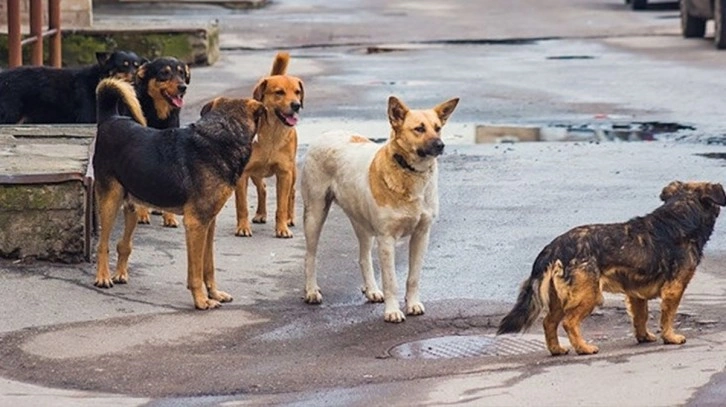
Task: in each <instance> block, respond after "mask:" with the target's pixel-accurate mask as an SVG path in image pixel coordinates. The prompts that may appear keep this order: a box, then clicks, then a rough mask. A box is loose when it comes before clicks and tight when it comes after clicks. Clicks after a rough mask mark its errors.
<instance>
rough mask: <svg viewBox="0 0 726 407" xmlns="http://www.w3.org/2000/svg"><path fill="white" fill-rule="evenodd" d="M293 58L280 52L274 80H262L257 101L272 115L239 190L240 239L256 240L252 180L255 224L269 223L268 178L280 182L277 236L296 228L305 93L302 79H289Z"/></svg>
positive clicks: (261, 131) (272, 74)
mask: <svg viewBox="0 0 726 407" xmlns="http://www.w3.org/2000/svg"><path fill="white" fill-rule="evenodd" d="M289 61H290V55H289V54H288V53H286V52H280V53H278V54H277V56H276V57H275V61H274V62H273V64H272V71H271V72H270V76H268V77H266V78H264V79H262V80H261V81H260V82H259V83H258V84H257V86H256V87H255V89H254V91H253V97H254V98H255V99H256V100H259V101H260V102H262V103H263V104H264V105H265V107H266V108H267V111H268V112H269V113H270V114H269V115H268V117H267V120H266V121H264V122H263V123H262V124H261V126H260V129H259V136H258V141H257V142H256V143H253V144H252V157H250V162H249V163H248V164H247V167H246V168H245V172H244V173H243V174H242V177H240V179H239V182H238V183H237V189H236V190H235V197H236V201H235V203H236V206H237V231H236V233H235V234H236V235H237V236H252V229H251V228H250V221H249V209H248V208H247V184H248V180H249V179H250V178H251V179H252V183H254V184H255V187H257V213H256V214H255V217H254V218H253V219H252V222H254V223H266V222H267V188H266V186H265V180H264V179H265V178H266V177H271V176H273V175H274V176H275V177H276V178H277V180H276V181H277V211H276V213H275V236H277V237H283V238H287V237H292V232H291V231H290V228H289V226H293V225H294V224H295V179H296V178H297V163H296V156H297V131H296V130H295V125H296V124H297V121H298V112H299V111H300V109H302V107H303V99H304V95H305V91H304V90H303V82H302V80H300V79H299V78H296V77H294V76H290V75H286V74H285V72H286V71H287V65H288V63H289Z"/></svg>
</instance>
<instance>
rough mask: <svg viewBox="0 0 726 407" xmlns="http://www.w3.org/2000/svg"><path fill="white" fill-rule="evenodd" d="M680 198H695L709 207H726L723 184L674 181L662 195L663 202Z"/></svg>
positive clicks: (664, 189)
mask: <svg viewBox="0 0 726 407" xmlns="http://www.w3.org/2000/svg"><path fill="white" fill-rule="evenodd" d="M680 197H693V198H696V199H698V200H699V201H700V202H701V203H702V204H704V205H708V206H716V205H718V206H726V193H724V189H723V186H721V184H713V183H710V182H681V181H673V182H671V183H669V184H668V185H666V186H665V188H663V191H661V193H660V199H661V201H663V202H668V201H670V200H671V199H676V198H680Z"/></svg>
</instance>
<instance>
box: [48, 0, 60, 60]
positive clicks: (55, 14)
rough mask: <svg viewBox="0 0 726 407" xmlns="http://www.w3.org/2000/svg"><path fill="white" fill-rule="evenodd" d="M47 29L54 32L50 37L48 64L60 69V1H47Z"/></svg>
mask: <svg viewBox="0 0 726 407" xmlns="http://www.w3.org/2000/svg"><path fill="white" fill-rule="evenodd" d="M48 28H49V30H50V31H53V30H55V33H53V34H52V35H51V37H50V41H49V43H50V64H51V65H52V66H54V67H56V68H60V67H61V59H62V58H61V18H60V0H48Z"/></svg>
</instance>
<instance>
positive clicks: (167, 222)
mask: <svg viewBox="0 0 726 407" xmlns="http://www.w3.org/2000/svg"><path fill="white" fill-rule="evenodd" d="M161 218H162V219H163V221H164V227H167V228H176V227H179V222H178V221H177V220H176V216H174V214H173V213H166V212H164V213H162V214H161Z"/></svg>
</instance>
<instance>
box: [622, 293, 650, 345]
mask: <svg viewBox="0 0 726 407" xmlns="http://www.w3.org/2000/svg"><path fill="white" fill-rule="evenodd" d="M625 308H626V309H627V310H628V315H630V318H632V320H633V328H634V330H635V339H637V340H638V343H643V342H653V341H655V340H657V339H658V338H657V337H656V336H655V335H653V334H652V333H650V332H648V326H647V325H648V300H644V299H641V298H638V297H634V296H632V295H628V296H626V297H625Z"/></svg>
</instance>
